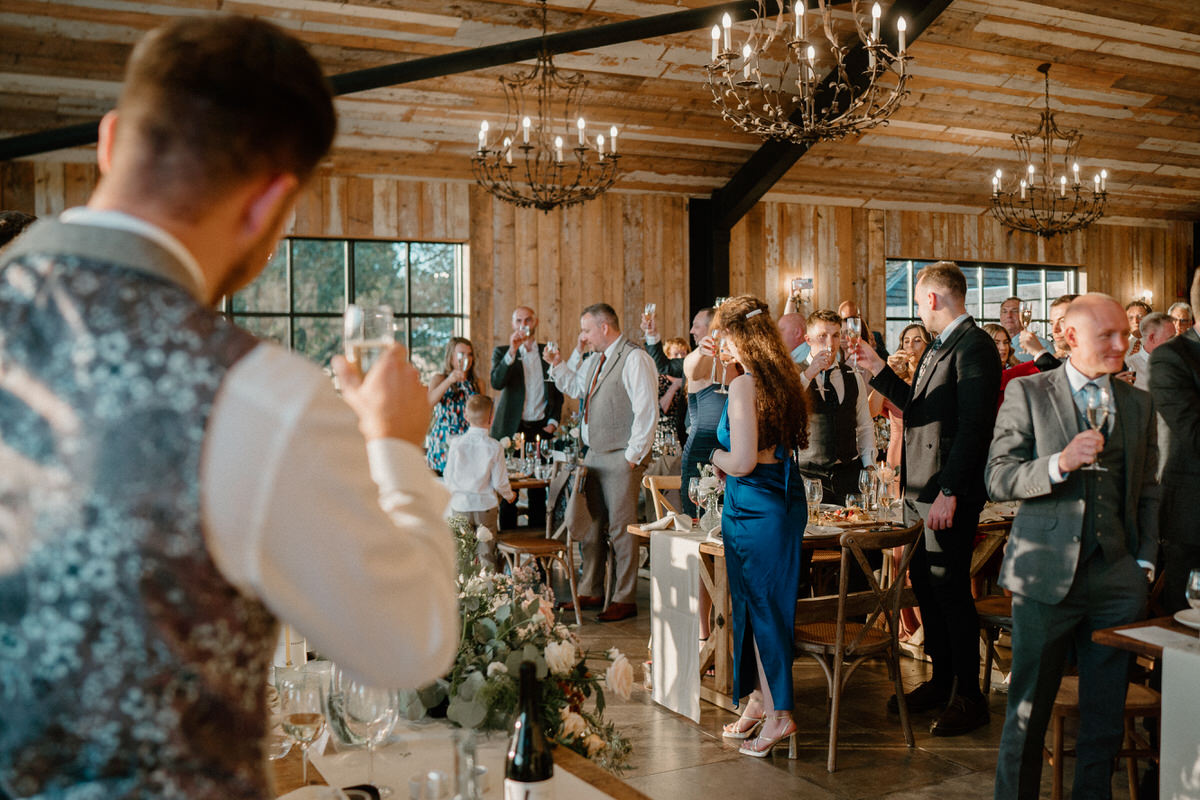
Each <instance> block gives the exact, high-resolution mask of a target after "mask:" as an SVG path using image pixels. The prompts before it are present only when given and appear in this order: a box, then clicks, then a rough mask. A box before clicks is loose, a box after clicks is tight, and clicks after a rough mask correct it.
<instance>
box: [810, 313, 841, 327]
mask: <svg viewBox="0 0 1200 800" xmlns="http://www.w3.org/2000/svg"><path fill="white" fill-rule="evenodd" d="M818 322H830V323H833V324H834V325H836V326H837V327H838V328H841V327H842V318H841V316H840V315H839V314H838V313H837V312H836V311H833V310H831V309H828V308H821V309H818V310H816V311H814V312H813V313H811V314H809V315H808V319H806V320H804V327H805V329H808V328H811V327H812V326H813V325H816V324H817V323H818Z"/></svg>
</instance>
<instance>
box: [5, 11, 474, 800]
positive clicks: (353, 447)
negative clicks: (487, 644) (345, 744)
mask: <svg viewBox="0 0 1200 800" xmlns="http://www.w3.org/2000/svg"><path fill="white" fill-rule="evenodd" d="M335 126H336V123H335V116H334V108H333V101H332V98H331V97H330V93H329V84H328V82H327V81H326V79H325V76H324V75H323V74H322V72H321V68H320V67H319V66H318V64H317V62H316V61H315V60H314V59H313V58H312V57H311V56H310V55H309V54H308V53H307V52H306V51H305V49H304V47H303V45H301V44H300V43H299V42H298V41H296V40H295V39H293V38H291V37H290V36H288V35H287V34H285V33H284V32H283V31H281V30H280V29H278V28H276V27H275V26H273V25H271V24H269V23H266V22H263V21H261V20H255V19H249V18H245V17H237V16H232V15H227V14H222V15H212V16H205V17H201V18H176V19H175V20H173V21H172V22H170V23H169V24H167V25H165V26H163V27H161V28H158V29H156V30H154V31H152V32H150V33H149V34H147V35H146V36H145V37H144V38H143V39H142V40H141V41H140V42H139V43H138V44H137V46H136V47H134V49H133V52H132V55H131V56H130V60H129V63H128V66H127V68H126V72H125V80H124V84H123V86H122V88H121V94H120V98H119V100H118V102H117V108H116V110H115V111H110V112H109V113H108V114H106V115H105V116H104V119H103V120H102V122H101V123H100V129H99V146H98V148H97V158H98V160H99V165H100V173H101V175H102V177H101V179H100V182H99V185H98V186H97V188H96V190H95V192H94V193H93V194H92V196H91V198H90V199H89V200H88V204H87V206H86V207H85V208H76V209H70V210H68V211H66V212H64V213H63V214H62V215H61V217H60V218H59V219H57V220H43V221H41V222H38V223H36V224H34V225H33V226H32V227H30V228H29V230H27V231H26V232H25V233H24V234H22V235H21V237H20V238H19V239H17V240H16V241H15V242H13V244H12V245H11V246H10V247H9V248H8V249H6V250H5V252H4V254H3V257H2V259H0V286H3V287H4V289H3V291H2V292H0V330H2V331H3V332H4V335H3V336H2V337H0V396H2V397H4V398H5V402H4V412H3V413H0V448H2V449H3V451H4V453H5V454H6V455H5V456H4V457H3V458H0V487H2V488H0V492H2V493H3V494H4V499H3V507H4V514H2V515H0V562H2V563H3V568H0V596H2V597H3V600H2V601H0V642H3V645H2V646H0V708H3V711H2V712H0V714H2V715H3V720H2V721H0V796H19V797H29V796H37V797H59V798H62V797H71V798H83V797H89V798H149V797H162V798H165V797H189V798H231V799H232V800H243V799H244V800H252V799H253V800H258V798H264V797H271V796H272V792H271V789H272V786H271V781H270V779H269V777H268V774H267V772H268V770H267V766H266V765H267V761H266V760H265V759H264V758H263V753H264V752H265V749H266V747H265V741H264V739H265V736H266V733H267V730H266V723H267V720H268V712H267V703H266V688H267V682H266V676H267V671H268V668H269V666H270V665H271V660H272V655H273V653H274V651H275V643H276V634H277V632H278V624H277V616H276V615H280V616H286V618H287V619H288V621H289V622H290V623H291V624H292V625H294V626H295V627H297V628H298V629H299V630H301V631H303V632H304V634H305V635H306V636H307V639H308V641H309V643H310V644H311V645H312V646H313V647H315V648H317V649H319V650H320V651H321V652H322V653H324V654H326V655H327V656H329V657H330V658H333V659H335V660H336V661H338V663H340V664H342V665H343V666H344V667H345V668H346V670H347V671H348V672H350V673H352V674H354V675H355V676H357V677H359V678H361V679H363V680H365V681H367V682H369V683H372V684H376V685H380V686H418V685H421V684H424V683H426V682H428V681H430V680H432V679H433V678H435V677H437V676H438V675H441V674H443V673H444V672H445V670H447V669H448V668H449V667H450V663H451V659H452V658H453V654H454V652H455V648H456V646H457V643H458V608H457V603H456V600H457V598H456V591H455V586H454V548H453V543H452V539H451V535H450V532H449V530H448V529H447V527H446V524H445V522H444V521H443V520H442V515H443V513H444V510H445V508H446V500H447V494H446V491H445V490H444V489H443V488H442V487H441V486H440V485H439V484H438V482H437V480H436V479H435V478H434V477H433V475H432V474H431V473H430V472H429V470H428V469H427V468H426V467H425V462H424V458H423V456H422V453H421V450H420V446H421V442H422V440H423V439H424V436H425V431H426V429H427V427H428V424H429V415H430V411H429V404H428V402H427V401H426V399H425V393H424V389H423V387H422V386H421V383H420V376H419V375H418V374H417V371H416V370H415V369H414V368H413V367H412V365H410V364H409V363H408V361H407V359H406V357H405V355H404V351H403V348H400V347H393V348H391V349H389V350H385V351H384V352H383V353H382V354H381V355H380V357H379V358H378V360H377V361H376V363H375V364H374V366H372V367H371V369H370V372H368V373H367V375H366V376H365V377H364V376H363V374H362V373H361V372H360V371H359V369H358V366H357V365H355V364H349V363H347V362H346V361H345V359H343V358H341V357H340V356H339V357H335V359H334V360H333V367H334V370H335V371H336V372H337V374H338V378H339V380H340V385H341V389H342V396H343V399H339V398H338V396H337V394H336V393H335V392H334V391H333V387H332V385H331V384H330V382H329V380H328V379H327V378H326V376H325V373H324V372H322V370H321V369H320V368H319V367H317V365H315V364H313V363H311V362H309V361H307V360H306V359H304V358H303V357H301V356H299V355H296V354H294V353H289V352H287V351H286V350H284V349H283V348H281V347H278V346H276V345H274V344H268V343H264V342H259V341H258V340H256V339H255V338H254V337H253V336H252V335H250V334H249V333H247V332H246V331H244V330H241V329H239V328H237V327H236V326H234V325H233V324H232V323H230V322H229V321H228V319H227V318H226V317H225V316H224V315H222V314H220V313H218V312H217V311H216V310H215V309H214V305H215V304H216V303H217V301H218V300H219V299H220V298H222V297H224V296H227V295H229V294H230V293H232V292H234V291H237V290H238V289H240V288H242V287H244V286H245V285H246V284H248V283H249V282H250V281H252V280H253V279H254V278H255V277H256V276H257V275H258V274H259V273H260V272H261V271H262V269H263V267H264V265H265V264H266V263H267V259H268V257H269V255H270V254H271V253H272V252H274V250H275V246H276V243H277V241H278V239H279V236H280V233H281V231H282V229H283V226H284V225H285V224H286V222H287V220H288V219H289V218H290V216H291V213H292V209H293V208H294V206H295V202H296V198H297V197H298V196H299V193H300V191H301V190H302V189H303V187H304V185H305V184H306V182H307V181H308V179H309V177H310V176H311V175H312V172H313V169H314V168H315V167H316V165H317V163H318V162H319V161H321V159H322V158H324V156H325V153H326V152H327V151H328V148H329V145H330V142H331V141H332V140H333V135H334V129H335ZM84 376H86V380H83V379H81V378H83V377H84ZM343 400H344V401H343ZM364 438H365V442H364ZM381 505H382V508H381Z"/></svg>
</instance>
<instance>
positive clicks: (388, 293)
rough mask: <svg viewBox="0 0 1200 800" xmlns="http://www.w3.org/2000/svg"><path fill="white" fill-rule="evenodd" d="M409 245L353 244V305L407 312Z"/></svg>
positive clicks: (397, 243) (398, 312)
mask: <svg viewBox="0 0 1200 800" xmlns="http://www.w3.org/2000/svg"><path fill="white" fill-rule="evenodd" d="M407 259H408V243H407V242H355V243H354V302H356V303H360V304H364V305H382V304H386V305H389V306H391V307H392V311H395V312H396V313H397V314H402V313H404V312H406V311H408V274H407V269H406V265H405V262H406V260H407Z"/></svg>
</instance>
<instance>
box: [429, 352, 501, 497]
mask: <svg viewBox="0 0 1200 800" xmlns="http://www.w3.org/2000/svg"><path fill="white" fill-rule="evenodd" d="M477 394H479V381H478V379H476V377H475V348H473V347H472V346H471V340H470V339H464V338H462V337H461V336H454V337H451V339H450V342H449V344H447V345H446V356H445V358H444V359H443V363H442V371H441V372H438V373H435V374H434V376H433V377H432V378H430V379H429V391H428V396H429V402H430V403H433V422H432V423H430V425H429V436H428V437H427V438H426V440H425V462H426V463H427V464H429V468H430V469H432V470H433V471H434V472H436V473H437V474H438V475H441V474H442V470H444V469H445V468H446V451H447V450H448V449H449V448H450V440H451V439H452V438H454V437H455V436H460V435H462V434H464V433H466V432H467V428H468V427H470V423H469V422H468V421H467V415H466V410H467V399H468V398H469V397H472V396H473V395H477ZM489 416H490V415H489Z"/></svg>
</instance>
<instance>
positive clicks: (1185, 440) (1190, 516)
mask: <svg viewBox="0 0 1200 800" xmlns="http://www.w3.org/2000/svg"><path fill="white" fill-rule="evenodd" d="M1191 294H1192V298H1191V299H1192V308H1200V306H1197V302H1198V301H1200V270H1197V271H1196V275H1195V277H1194V278H1193V279H1192V293H1191ZM1150 394H1151V396H1153V398H1154V408H1155V410H1156V411H1158V413H1159V416H1160V417H1161V418H1162V422H1161V424H1162V425H1163V426H1164V427H1165V428H1166V430H1165V431H1164V432H1163V434H1162V440H1164V442H1165V452H1164V453H1162V454H1161V455H1162V459H1163V469H1162V512H1161V515H1160V517H1159V518H1160V520H1161V526H1162V527H1161V530H1160V533H1161V535H1162V549H1163V564H1164V571H1165V575H1164V577H1163V581H1164V583H1163V593H1162V605H1163V609H1164V610H1166V611H1168V612H1171V613H1174V612H1176V611H1178V610H1180V609H1183V608H1187V604H1188V603H1187V598H1186V597H1185V595H1184V588H1185V584H1186V581H1187V577H1188V573H1189V572H1191V571H1192V570H1193V569H1196V568H1198V567H1200V524H1198V523H1197V521H1196V505H1195V503H1196V497H1197V496H1200V323H1193V325H1192V327H1190V328H1188V329H1187V330H1186V331H1184V332H1183V333H1182V334H1181V335H1179V336H1176V337H1174V338H1173V339H1170V340H1168V341H1166V342H1164V343H1163V344H1160V345H1159V346H1158V347H1156V348H1155V349H1154V352H1152V353H1151V354H1150Z"/></svg>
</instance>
